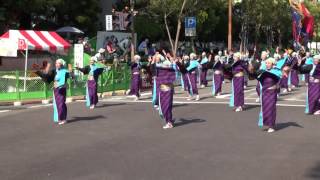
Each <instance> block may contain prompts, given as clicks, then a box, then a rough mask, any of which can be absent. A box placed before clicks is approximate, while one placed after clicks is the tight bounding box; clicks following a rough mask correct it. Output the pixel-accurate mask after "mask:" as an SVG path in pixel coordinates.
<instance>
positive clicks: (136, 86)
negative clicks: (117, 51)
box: [127, 55, 141, 101]
mask: <svg viewBox="0 0 320 180" xmlns="http://www.w3.org/2000/svg"><path fill="white" fill-rule="evenodd" d="M140 60H141V57H140V56H139V55H135V56H134V58H133V62H132V63H131V87H130V90H129V92H128V93H127V94H128V95H131V96H134V97H135V101H137V100H139V97H140V84H141V77H140V69H141V64H140Z"/></svg>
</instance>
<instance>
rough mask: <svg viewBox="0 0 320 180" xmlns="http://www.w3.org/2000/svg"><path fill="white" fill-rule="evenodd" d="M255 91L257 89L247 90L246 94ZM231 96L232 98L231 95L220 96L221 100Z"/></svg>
mask: <svg viewBox="0 0 320 180" xmlns="http://www.w3.org/2000/svg"><path fill="white" fill-rule="evenodd" d="M255 90H256V89H249V90H245V91H244V93H247V92H251V91H255ZM230 96H231V94H223V95H220V96H219V99H220V98H222V99H223V98H226V97H230Z"/></svg>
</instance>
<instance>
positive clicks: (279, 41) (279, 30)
mask: <svg viewBox="0 0 320 180" xmlns="http://www.w3.org/2000/svg"><path fill="white" fill-rule="evenodd" d="M281 41H282V34H281V29H280V28H278V46H279V47H280V48H282V42H281Z"/></svg>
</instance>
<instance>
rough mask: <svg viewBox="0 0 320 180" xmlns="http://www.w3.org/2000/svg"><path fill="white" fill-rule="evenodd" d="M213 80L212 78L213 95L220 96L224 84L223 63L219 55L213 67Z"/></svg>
mask: <svg viewBox="0 0 320 180" xmlns="http://www.w3.org/2000/svg"><path fill="white" fill-rule="evenodd" d="M212 69H213V78H212V95H213V96H220V95H221V89H222V82H223V62H222V61H221V58H220V56H219V55H217V56H215V57H214V62H213V65H212Z"/></svg>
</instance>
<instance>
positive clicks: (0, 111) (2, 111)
mask: <svg viewBox="0 0 320 180" xmlns="http://www.w3.org/2000/svg"><path fill="white" fill-rule="evenodd" d="M9 111H11V110H0V113H5V112H9Z"/></svg>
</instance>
